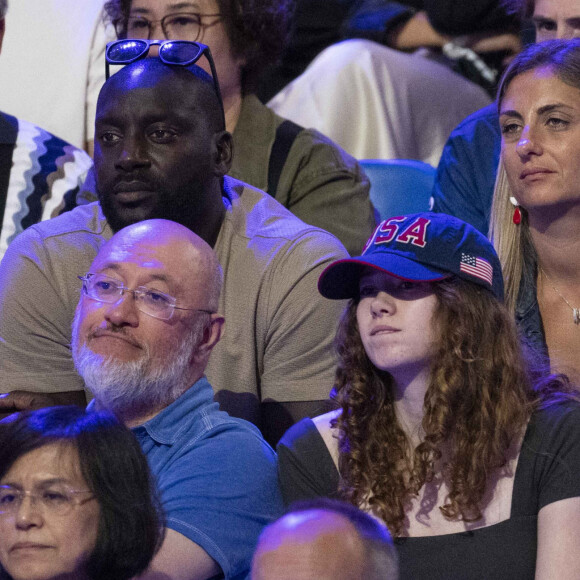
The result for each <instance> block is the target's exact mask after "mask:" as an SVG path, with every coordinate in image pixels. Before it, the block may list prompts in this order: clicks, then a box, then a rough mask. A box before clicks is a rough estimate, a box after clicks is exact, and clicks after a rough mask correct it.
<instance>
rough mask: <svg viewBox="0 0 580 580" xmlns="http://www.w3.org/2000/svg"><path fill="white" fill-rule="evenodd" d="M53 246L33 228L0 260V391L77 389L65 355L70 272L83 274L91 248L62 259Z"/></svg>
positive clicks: (72, 294)
mask: <svg viewBox="0 0 580 580" xmlns="http://www.w3.org/2000/svg"><path fill="white" fill-rule="evenodd" d="M56 219H61V218H56ZM55 244H56V245H55V246H53V247H50V248H49V247H48V246H49V245H50V242H49V241H47V240H46V239H45V238H43V236H41V235H40V234H39V233H38V232H37V231H36V228H35V227H34V226H33V227H31V228H28V229H27V230H26V231H24V232H23V233H22V234H21V235H20V236H18V238H16V240H14V242H12V244H10V246H8V250H7V251H6V254H5V255H4V257H3V259H2V261H1V262H0V305H1V307H0V392H9V391H13V390H16V389H23V390H28V391H34V392H41V393H51V392H65V391H78V390H82V388H83V383H82V379H81V378H80V377H79V375H78V374H77V373H76V371H75V369H74V365H73V362H72V358H71V353H70V339H71V322H72V319H73V315H74V309H75V306H76V303H77V302H78V299H79V295H80V281H78V280H76V274H77V273H78V274H82V273H84V272H85V271H86V267H87V266H86V264H83V263H82V262H88V264H90V263H91V260H92V256H94V253H96V250H94V249H93V251H92V252H91V250H90V249H89V248H88V247H85V248H82V249H80V250H79V252H76V253H75V255H77V257H75V256H72V255H70V254H69V255H68V259H67V255H66V253H65V252H64V250H63V248H62V246H60V245H59V244H58V243H55ZM51 256H54V257H55V259H56V263H55V262H53V260H52V259H51ZM79 260H80V262H81V263H79Z"/></svg>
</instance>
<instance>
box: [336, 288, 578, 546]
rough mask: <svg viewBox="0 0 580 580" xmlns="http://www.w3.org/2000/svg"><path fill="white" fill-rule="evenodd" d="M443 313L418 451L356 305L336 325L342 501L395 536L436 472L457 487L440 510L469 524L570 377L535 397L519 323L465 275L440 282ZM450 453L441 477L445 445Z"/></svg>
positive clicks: (438, 315) (437, 319)
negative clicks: (541, 409) (534, 416)
mask: <svg viewBox="0 0 580 580" xmlns="http://www.w3.org/2000/svg"><path fill="white" fill-rule="evenodd" d="M433 288H434V292H435V295H436V296H437V299H438V303H439V306H438V308H437V309H436V312H435V314H434V319H433V324H434V325H435V329H437V330H438V333H439V341H438V344H439V348H438V352H436V354H435V356H434V357H433V365H432V368H431V371H430V379H429V385H428V388H427V392H426V394H425V402H424V416H423V422H422V427H423V430H424V433H425V434H424V438H423V441H422V442H421V443H420V444H419V445H418V446H417V447H416V448H415V449H412V448H411V444H410V442H409V440H408V438H407V436H406V434H405V432H404V431H403V429H402V428H401V426H400V425H399V422H398V421H397V416H396V413H395V407H394V394H393V379H392V377H391V375H390V374H389V373H387V372H384V371H380V370H379V369H377V368H376V367H375V366H374V365H373V364H372V362H371V361H370V360H369V358H368V356H367V354H366V352H365V350H364V347H363V344H362V341H361V338H360V333H359V330H358V325H357V319H356V309H357V306H358V302H357V301H356V300H353V301H351V303H350V304H349V306H348V308H347V309H346V311H345V313H344V315H343V317H342V320H341V322H340V325H339V329H338V333H337V338H336V347H337V351H338V357H339V363H338V368H337V372H336V399H337V402H338V403H339V405H340V406H341V408H342V413H341V415H340V416H339V418H337V419H336V420H335V421H334V423H333V425H334V426H335V427H337V428H338V434H339V439H338V441H339V469H340V474H341V484H340V495H341V496H342V497H343V499H345V500H347V501H349V502H351V503H353V504H354V505H356V506H358V507H364V506H366V505H368V506H370V508H371V510H372V511H373V512H374V513H376V514H377V515H378V516H380V517H381V518H382V519H383V520H384V521H385V523H386V524H387V526H388V527H389V529H390V531H391V533H392V534H393V535H394V536H401V535H404V532H405V512H406V510H407V509H408V508H409V506H410V502H411V500H412V498H413V497H414V496H416V495H418V493H419V490H420V489H421V488H422V487H423V485H424V484H425V483H426V482H430V481H432V480H433V478H434V476H435V475H442V476H443V477H444V478H445V479H446V481H447V484H448V487H449V489H450V493H449V496H448V497H447V498H446V502H445V504H444V505H443V506H441V507H440V508H439V509H440V510H441V511H442V512H443V515H444V516H445V517H446V518H450V519H455V518H459V519H462V520H464V521H466V522H472V521H476V520H478V519H480V518H481V517H482V514H481V510H480V502H481V500H482V498H483V496H484V493H485V491H486V480H487V476H488V474H489V473H490V471H491V470H493V469H497V468H500V467H502V466H504V465H505V464H506V462H507V452H508V449H509V447H510V445H511V444H512V443H513V442H514V441H515V440H516V438H518V437H520V436H521V434H522V430H523V428H524V426H525V425H526V423H527V421H528V419H529V417H530V415H531V413H532V411H533V410H534V409H535V408H537V407H538V406H539V405H540V404H541V403H542V402H543V401H547V400H549V399H550V397H552V398H553V399H555V398H556V395H555V393H557V392H560V391H570V387H569V385H568V383H567V379H565V377H551V378H550V380H546V381H544V382H543V383H542V385H541V387H540V388H539V389H538V390H536V389H534V388H533V387H532V385H533V384H534V383H535V381H536V374H535V373H533V372H532V371H530V370H528V369H529V367H528V365H527V363H526V358H525V356H524V354H523V352H522V348H521V345H520V341H519V337H518V334H517V330H516V327H515V324H514V322H513V318H512V317H511V315H510V314H509V313H508V311H507V309H506V308H505V307H504V306H503V304H501V303H500V302H498V300H497V299H496V298H495V297H494V296H493V295H492V294H491V292H489V291H488V290H486V289H485V288H482V287H480V286H476V285H475V284H472V283H470V282H467V281H465V280H461V279H459V278H449V279H446V280H443V281H441V282H437V283H434V284H433ZM443 445H445V449H446V452H448V454H449V462H448V463H447V464H446V465H445V467H444V470H443V471H444V472H443V473H441V474H439V473H436V468H435V463H436V462H437V461H438V460H439V459H440V458H441V456H442V453H441V449H442V446H443Z"/></svg>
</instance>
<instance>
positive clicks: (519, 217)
mask: <svg viewBox="0 0 580 580" xmlns="http://www.w3.org/2000/svg"><path fill="white" fill-rule="evenodd" d="M512 220H513V222H514V224H516V226H518V225H519V224H520V223H522V212H521V211H520V208H519V207H518V206H517V205H516V207H515V209H514V216H513V218H512Z"/></svg>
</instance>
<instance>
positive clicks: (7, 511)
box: [0, 485, 93, 516]
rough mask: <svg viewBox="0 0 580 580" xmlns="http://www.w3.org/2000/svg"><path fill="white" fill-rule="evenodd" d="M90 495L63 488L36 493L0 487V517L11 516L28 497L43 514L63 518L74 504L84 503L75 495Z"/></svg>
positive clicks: (87, 491)
mask: <svg viewBox="0 0 580 580" xmlns="http://www.w3.org/2000/svg"><path fill="white" fill-rule="evenodd" d="M87 493H88V494H91V495H92V493H93V492H92V491H90V490H84V489H83V490H78V489H70V488H68V487H64V486H51V487H48V488H46V489H38V490H36V491H24V490H22V489H18V488H16V487H12V486H11V485H0V515H8V516H12V515H14V514H16V513H17V512H18V510H19V509H20V506H21V505H22V502H23V501H24V498H25V497H29V498H30V501H31V504H32V505H35V506H38V507H40V508H41V509H42V511H43V512H44V513H49V514H54V515H58V516H64V515H66V514H68V513H69V512H70V511H71V509H72V508H73V506H75V505H76V504H81V503H85V501H88V500H89V499H92V497H91V498H88V499H87V500H85V501H80V500H77V499H76V496H77V495H83V494H87Z"/></svg>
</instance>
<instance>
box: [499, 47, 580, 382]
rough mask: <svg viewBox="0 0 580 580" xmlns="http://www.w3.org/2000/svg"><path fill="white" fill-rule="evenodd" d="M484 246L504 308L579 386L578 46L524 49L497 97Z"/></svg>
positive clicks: (503, 81)
mask: <svg viewBox="0 0 580 580" xmlns="http://www.w3.org/2000/svg"><path fill="white" fill-rule="evenodd" d="M498 108H499V113H500V127H501V131H502V148H501V165H500V171H499V173H498V178H497V182H496V189H495V193H494V202H493V208H492V221H491V226H490V237H491V239H492V240H493V243H494V245H495V247H496V249H497V252H498V255H499V258H500V261H501V264H502V267H503V271H504V277H505V282H506V304H507V306H508V308H509V309H510V310H511V311H512V312H513V313H514V314H515V316H516V320H517V322H518V325H519V326H520V328H521V329H522V331H523V333H524V334H525V336H526V337H527V338H528V339H529V340H530V341H531V342H533V343H534V344H535V345H536V346H537V347H538V349H539V350H540V351H543V352H544V353H545V354H547V355H548V356H549V359H550V364H551V366H552V368H553V369H554V370H556V371H558V372H565V373H566V374H568V376H569V377H570V378H571V379H572V380H573V382H575V383H579V382H580V40H565V41H560V40H554V41H548V42H544V43H541V44H537V45H534V46H531V47H529V48H528V49H526V50H525V51H524V52H522V53H521V54H520V55H518V56H517V57H516V58H515V59H514V61H513V62H512V63H511V65H510V66H509V68H508V69H507V70H506V72H505V74H504V77H503V79H502V81H501V84H500V89H499V92H498Z"/></svg>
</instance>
